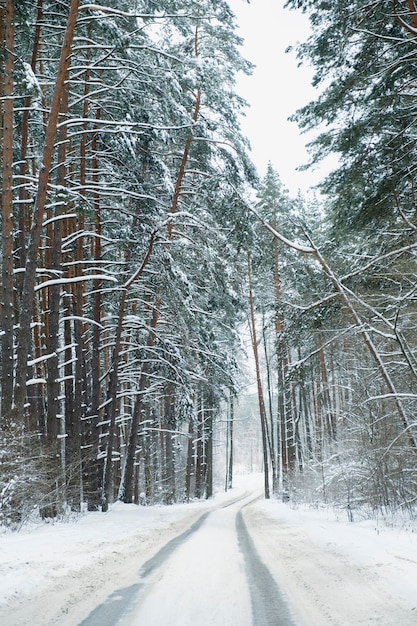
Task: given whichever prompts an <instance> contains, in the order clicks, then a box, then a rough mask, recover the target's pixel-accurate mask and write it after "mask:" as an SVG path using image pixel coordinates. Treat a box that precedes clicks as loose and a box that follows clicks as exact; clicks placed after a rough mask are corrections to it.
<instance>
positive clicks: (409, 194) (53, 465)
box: [0, 0, 417, 528]
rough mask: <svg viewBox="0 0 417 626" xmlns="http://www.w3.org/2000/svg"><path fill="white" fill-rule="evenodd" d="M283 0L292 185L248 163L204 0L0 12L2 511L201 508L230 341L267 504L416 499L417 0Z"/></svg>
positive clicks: (221, 15)
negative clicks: (299, 139)
mask: <svg viewBox="0 0 417 626" xmlns="http://www.w3.org/2000/svg"><path fill="white" fill-rule="evenodd" d="M287 6H288V8H289V9H292V10H294V11H300V12H304V13H307V14H308V15H309V17H310V21H311V26H312V32H311V35H310V37H309V39H308V40H307V41H305V42H303V43H301V44H299V45H298V47H297V49H296V50H294V51H293V52H292V53H293V54H297V57H298V59H299V62H300V63H310V64H312V65H313V67H314V69H315V75H314V84H315V85H317V87H318V93H319V95H318V97H317V99H316V100H315V101H313V102H310V103H306V105H305V107H303V108H302V109H300V110H298V111H296V112H294V121H296V122H297V123H298V125H299V127H300V130H311V129H315V130H316V131H317V132H316V138H315V139H314V140H313V141H312V143H311V145H310V154H311V164H314V163H319V162H320V161H321V160H322V159H323V158H325V157H327V156H328V155H334V156H335V157H337V166H335V169H334V171H333V172H332V173H331V174H329V175H328V176H327V177H326V178H325V180H324V182H323V183H322V185H321V188H320V193H317V194H316V195H315V196H309V197H308V198H303V197H302V196H301V195H299V196H298V197H296V198H292V197H291V196H290V194H289V193H288V191H287V190H286V189H285V186H284V185H283V184H282V182H281V179H280V175H279V172H276V171H275V170H274V168H273V167H272V165H270V166H269V167H268V170H267V172H266V175H265V176H260V175H259V174H258V173H257V171H256V168H255V166H254V165H253V163H252V161H251V156H250V146H249V144H248V141H247V139H246V138H245V136H243V134H242V131H241V129H240V118H241V115H242V114H244V111H245V108H246V103H245V102H244V101H243V99H242V98H241V97H240V96H239V95H238V94H237V93H236V82H235V81H236V76H237V75H238V73H239V72H244V73H250V72H251V67H252V66H251V62H250V59H249V60H247V59H245V58H244V57H243V56H242V54H241V43H242V41H241V39H240V38H239V35H238V28H237V24H236V20H235V17H234V15H233V12H232V11H231V9H230V7H229V5H228V4H227V2H225V1H224V0H191V1H190V0H189V1H187V2H182V0H161V1H160V2H156V1H155V0H117V2H116V1H115V0H102V1H101V2H99V3H98V4H95V3H87V2H86V1H85V0H84V1H80V0H2V1H1V3H0V30H1V34H0V41H1V43H2V52H1V57H0V63H1V77H2V81H1V92H2V93H1V100H0V106H1V120H2V123H1V137H2V145H1V157H0V158H1V167H0V171H1V177H2V178H1V185H2V188H1V189H2V190H1V193H2V213H1V220H2V242H1V264H2V270H1V271H2V275H1V309H0V329H1V356H0V360H1V373H0V382H1V414H0V416H1V417H0V420H1V421H0V435H1V438H0V459H1V465H0V525H3V526H8V527H11V528H17V527H19V526H20V525H21V524H22V523H24V521H25V520H26V519H27V518H28V517H29V516H30V515H33V513H34V512H37V514H38V515H39V516H40V517H42V518H50V517H52V518H55V517H59V516H62V515H65V514H66V513H67V512H68V511H80V510H85V509H88V510H102V511H107V510H108V507H109V505H110V504H111V503H113V502H115V501H116V500H121V501H122V502H125V503H132V502H134V503H140V502H142V501H144V500H146V502H147V503H149V504H153V503H158V504H170V503H174V502H186V501H189V500H190V499H195V498H204V497H206V498H208V497H210V496H211V495H212V493H213V456H214V452H213V433H214V432H215V429H216V427H217V424H218V422H219V421H221V422H223V423H224V422H226V423H227V429H226V430H227V450H228V468H227V470H228V474H227V479H226V487H228V486H231V483H232V480H233V452H234V451H235V452H236V446H237V445H239V441H235V437H234V433H235V428H234V420H235V410H236V404H237V402H238V400H239V396H240V394H241V393H242V389H243V388H244V385H245V375H244V373H243V371H242V362H243V361H244V349H243V346H242V335H244V334H247V335H248V336H249V337H250V339H251V341H250V350H251V351H252V358H253V362H254V369H255V375H256V382H257V405H258V413H259V416H258V417H257V419H258V420H259V423H260V432H261V437H262V453H263V466H264V469H265V496H266V497H267V498H269V497H273V496H274V497H279V498H281V499H283V500H284V501H294V502H300V501H304V502H308V503H312V504H315V505H317V504H318V503H325V504H329V505H332V506H337V507H341V508H342V509H346V511H348V515H349V516H351V519H353V518H354V516H355V515H356V511H359V512H361V511H365V512H366V514H367V515H370V516H372V515H377V514H378V513H379V512H381V511H390V512H395V511H399V510H401V511H403V512H405V513H406V514H409V515H410V516H411V515H413V512H415V506H416V499H417V463H416V461H417V421H416V417H415V416H416V410H417V356H416V348H417V326H416V324H417V317H416V311H415V308H414V307H415V302H416V299H417V259H416V254H417V215H416V208H417V204H416V203H417V197H416V188H415V179H416V171H417V166H416V152H415V150H414V143H415V133H416V130H417V129H416V115H415V111H414V99H415V97H416V85H417V75H416V67H417V64H416V61H417V7H416V3H415V2H414V0H406V1H401V2H400V1H397V0H394V1H392V0H390V1H389V2H388V1H386V0H381V1H379V0H376V1H375V2H371V3H370V2H361V1H354V2H352V3H349V4H348V5H347V4H346V3H344V2H343V3H342V2H323V1H318V0H305V1H303V0H288V2H287ZM271 79H272V77H271ZM290 88H291V86H282V87H281V89H282V97H283V98H285V89H290ZM273 123H274V121H273V120H271V124H273ZM282 149H283V150H284V149H287V150H290V149H291V147H290V146H286V147H283V148H282ZM306 166H308V164H307V165H306ZM248 436H249V435H248Z"/></svg>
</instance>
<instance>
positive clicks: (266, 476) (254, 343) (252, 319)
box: [248, 254, 270, 499]
mask: <svg viewBox="0 0 417 626" xmlns="http://www.w3.org/2000/svg"><path fill="white" fill-rule="evenodd" d="M248 287H249V316H250V327H251V339H252V350H253V356H254V359H255V373H256V386H257V391H258V404H259V416H260V419H261V432H262V450H263V460H264V492H265V498H266V499H269V497H270V492H269V460H268V448H269V446H268V430H267V429H268V424H267V417H266V410H265V402H264V395H263V389H262V380H261V368H260V363H259V354H258V341H257V338H256V325H255V306H254V300H253V288H252V267H251V258H250V255H249V254H248Z"/></svg>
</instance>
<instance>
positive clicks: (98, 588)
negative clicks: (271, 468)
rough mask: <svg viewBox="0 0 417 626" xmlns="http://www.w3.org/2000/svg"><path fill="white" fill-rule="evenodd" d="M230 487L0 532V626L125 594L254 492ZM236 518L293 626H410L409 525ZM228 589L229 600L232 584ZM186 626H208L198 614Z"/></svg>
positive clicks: (289, 512) (416, 537) (65, 619)
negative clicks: (163, 556) (156, 561)
mask: <svg viewBox="0 0 417 626" xmlns="http://www.w3.org/2000/svg"><path fill="white" fill-rule="evenodd" d="M236 485H237V486H236V487H235V488H234V489H233V490H231V491H229V492H228V493H227V494H224V493H219V494H218V495H217V496H216V497H214V498H213V499H211V500H209V501H205V502H194V503H191V504H179V505H174V506H169V507H162V506H154V507H145V506H140V507H137V506H135V505H123V504H120V503H117V504H115V505H113V506H112V507H111V510H110V511H109V512H108V513H105V514H103V513H86V514H84V515H82V516H79V517H78V518H73V519H70V520H67V521H66V522H65V523H64V522H59V523H49V524H45V523H39V524H32V525H28V526H26V527H23V528H22V529H21V530H20V532H18V533H12V532H9V531H4V532H2V533H0V624H2V626H25V625H26V624H28V625H29V624H30V625H31V626H49V625H54V626H76V625H77V624H80V623H81V622H82V621H83V620H84V619H85V618H86V617H87V616H88V615H89V614H90V613H91V611H93V610H94V608H95V607H96V606H97V605H99V604H100V603H102V602H104V601H105V600H106V598H108V596H109V595H111V594H112V593H114V592H115V591H117V590H118V589H122V588H127V587H129V586H130V585H132V583H134V582H135V580H137V577H138V571H139V570H140V568H141V567H142V566H143V564H144V563H146V562H147V561H148V560H149V559H150V558H151V557H152V556H153V555H154V554H155V553H156V552H157V551H158V550H159V549H160V548H162V547H163V546H164V545H166V544H167V542H169V541H170V540H171V539H172V538H173V537H175V536H176V535H179V534H180V533H182V532H184V531H185V530H186V529H187V528H189V527H190V525H191V524H192V523H193V522H194V521H195V520H197V519H198V517H199V516H201V515H202V514H203V513H205V512H207V511H213V512H214V511H216V510H218V508H219V507H223V508H224V505H225V504H227V503H228V501H229V500H230V502H232V501H233V500H237V499H238V498H240V497H242V498H243V497H245V496H246V497H247V496H249V494H261V493H262V477H260V476H246V477H238V478H237V479H236ZM242 502H243V501H242ZM236 506H237V505H236ZM243 507H244V508H243ZM224 510H225V509H224ZM241 510H242V512H243V514H244V518H245V523H246V526H247V528H248V530H249V533H250V534H251V536H252V538H253V541H254V543H255V545H256V548H257V551H258V554H259V556H260V558H261V559H262V561H263V562H264V563H265V564H266V565H267V567H268V569H269V570H270V572H271V574H272V575H273V577H274V578H275V580H276V581H277V583H278V584H279V586H280V588H282V590H283V593H284V596H285V597H286V598H287V599H288V601H289V604H290V606H292V607H293V618H294V624H296V626H298V625H302V626H304V625H306V626H307V625H308V626H327V625H339V626H359V625H362V624H363V625H365V624H369V625H375V626H411V625H412V624H416V625H417V575H416V573H417V525H414V526H413V524H412V523H411V522H408V523H407V524H406V523H405V522H404V523H403V524H401V525H400V526H391V525H388V524H387V523H386V522H382V521H381V522H378V523H377V522H376V521H375V520H367V521H366V520H365V521H357V522H349V521H348V519H347V516H346V517H342V514H340V516H338V515H336V514H335V513H334V512H333V511H331V510H315V509H307V508H304V507H303V508H299V509H294V508H292V507H291V505H288V504H283V503H281V502H278V501H276V500H273V499H272V500H268V501H266V500H263V499H262V498H260V499H258V500H255V501H251V502H250V503H249V505H248V503H247V502H246V504H244V505H242V508H241ZM213 537H215V536H213ZM213 541H216V539H215V538H213ZM207 548H209V551H210V546H207V545H206V546H205V551H206V553H207ZM195 558H196V559H197V558H198V555H197V554H196V556H195ZM212 574H213V577H214V579H216V576H217V574H216V572H212ZM178 576H179V577H181V579H182V582H183V584H184V585H187V582H188V581H187V576H190V577H191V574H187V568H184V569H182V570H181V572H179V573H178ZM219 581H220V583H219V585H218V593H219V596H218V599H217V602H218V604H220V606H221V603H222V602H225V603H226V602H230V586H229V588H227V589H226V588H225V584H224V583H222V582H221V579H220V577H219ZM190 582H191V581H190ZM232 589H233V590H234V591H233V593H234V594H238V593H239V591H238V590H237V586H236V584H234V585H232ZM242 593H243V590H242ZM195 610H196V611H197V614H198V606H196V609H195ZM216 619H217V622H216V626H240V624H239V622H237V621H236V622H234V621H232V618H231V617H230V615H229V617H228V618H227V620H226V621H224V623H221V622H220V621H218V620H219V617H218V615H217V618H216ZM248 619H249V618H248ZM170 623H171V624H177V623H178V624H182V623H184V621H181V619H180V618H179V619H178V620H177V621H175V620H174V621H172V620H171V622H170ZM186 623H188V622H186ZM194 623H195V626H206V625H208V624H211V623H212V621H210V619H209V618H208V617H207V618H205V617H204V616H202V614H201V613H200V617H199V618H196V620H195V622H194ZM248 623H250V619H249V622H248ZM146 626H166V624H162V623H153V624H146Z"/></svg>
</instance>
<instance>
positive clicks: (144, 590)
mask: <svg viewBox="0 0 417 626" xmlns="http://www.w3.org/2000/svg"><path fill="white" fill-rule="evenodd" d="M254 500H255V498H254V496H253V495H252V496H247V497H244V498H241V499H238V500H235V501H233V502H231V503H228V504H226V505H223V506H221V507H219V508H218V509H216V510H214V511H212V512H208V513H205V514H203V515H202V516H201V517H199V518H198V520H197V521H196V522H194V524H193V525H192V526H190V528H189V529H188V530H187V531H185V532H184V533H182V534H181V535H179V536H177V537H175V538H174V539H172V540H171V541H169V542H168V543H167V544H166V545H165V546H164V547H163V548H162V549H161V550H159V551H158V552H157V553H156V554H155V556H153V557H152V558H151V559H150V560H148V561H147V562H146V563H145V564H144V565H143V566H142V568H141V570H140V572H139V577H138V582H137V583H135V584H133V585H132V586H131V587H128V588H125V589H120V590H119V591H117V592H115V593H114V594H112V595H111V596H110V597H109V598H108V599H107V601H106V602H105V603H104V604H102V605H100V606H98V607H97V608H96V609H95V610H94V611H93V612H92V613H91V614H90V615H89V616H88V617H87V619H85V620H84V621H83V622H82V626H115V625H116V624H118V625H120V626H139V625H141V626H143V625H145V626H167V625H168V624H169V626H209V625H212V626H295V622H294V621H293V619H292V617H291V614H290V611H289V609H288V607H287V604H286V602H285V599H284V597H283V595H282V593H281V591H280V589H279V587H278V585H277V583H276V581H275V580H274V578H273V576H272V574H271V572H270V571H269V569H268V568H267V567H266V565H265V564H264V562H263V561H262V559H261V557H260V556H259V554H258V552H257V549H256V547H255V544H254V542H253V539H252V537H251V534H250V532H249V531H248V527H247V525H246V523H245V519H244V514H245V508H246V507H248V506H250V504H251V502H253V501H254Z"/></svg>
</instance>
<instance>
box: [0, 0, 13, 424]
mask: <svg viewBox="0 0 417 626" xmlns="http://www.w3.org/2000/svg"><path fill="white" fill-rule="evenodd" d="M0 18H1V22H2V29H3V32H4V35H3V36H4V37H5V40H4V44H3V45H4V47H3V49H4V51H5V61H4V82H3V93H2V96H3V98H4V100H3V155H2V156H3V164H2V165H3V189H2V196H3V197H2V289H1V329H2V331H3V334H2V339H1V353H2V374H1V419H2V425H3V427H7V426H9V425H10V420H11V411H12V400H13V384H14V381H13V370H14V363H13V353H14V341H13V339H14V337H13V335H14V331H13V326H14V310H13V287H14V280H13V269H14V261H13V121H14V77H13V74H14V2H13V0H6V4H5V11H4V9H3V8H2V11H1V12H0ZM3 24H4V27H3Z"/></svg>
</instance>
